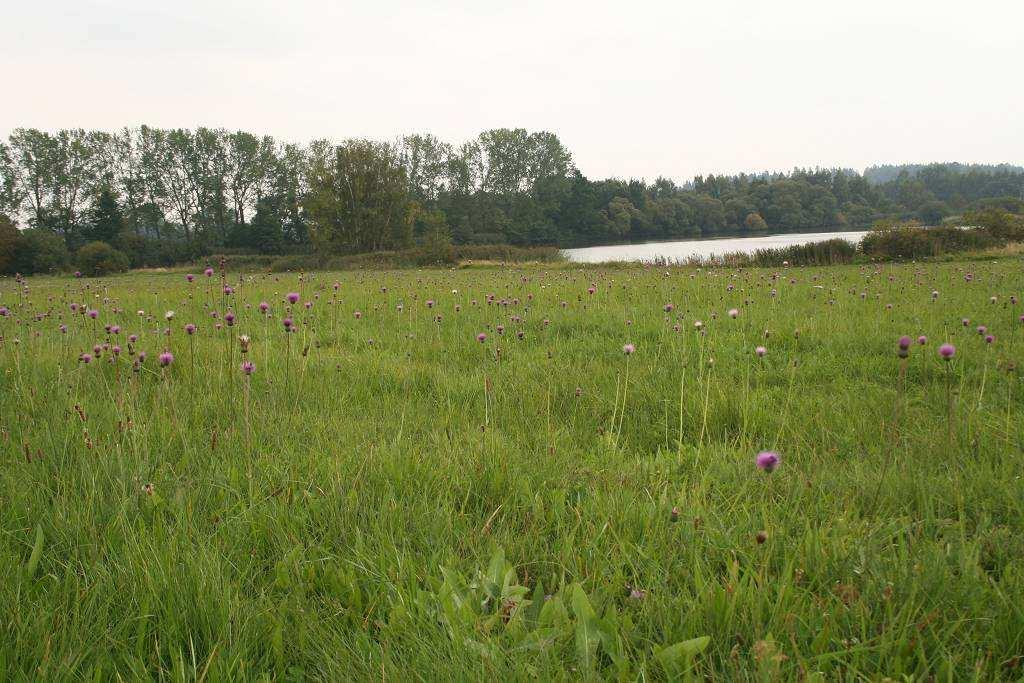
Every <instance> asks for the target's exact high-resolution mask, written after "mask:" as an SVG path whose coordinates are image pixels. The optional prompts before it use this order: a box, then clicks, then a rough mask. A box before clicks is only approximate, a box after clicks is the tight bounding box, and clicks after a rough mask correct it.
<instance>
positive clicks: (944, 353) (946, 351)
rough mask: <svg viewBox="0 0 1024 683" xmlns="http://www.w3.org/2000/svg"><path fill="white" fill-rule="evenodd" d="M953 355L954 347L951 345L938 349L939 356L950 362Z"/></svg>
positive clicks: (944, 345) (954, 352)
mask: <svg viewBox="0 0 1024 683" xmlns="http://www.w3.org/2000/svg"><path fill="white" fill-rule="evenodd" d="M955 354H956V347H955V346H953V345H952V344H943V345H942V346H940V347H939V355H940V356H941V357H942V358H944V359H946V360H950V359H951V358H952V357H953V356H954V355H955Z"/></svg>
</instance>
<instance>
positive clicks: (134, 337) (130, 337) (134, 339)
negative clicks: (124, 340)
mask: <svg viewBox="0 0 1024 683" xmlns="http://www.w3.org/2000/svg"><path fill="white" fill-rule="evenodd" d="M128 341H130V342H131V343H132V344H134V343H135V342H137V341H139V335H137V334H129V335H128Z"/></svg>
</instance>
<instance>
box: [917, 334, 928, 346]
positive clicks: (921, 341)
mask: <svg viewBox="0 0 1024 683" xmlns="http://www.w3.org/2000/svg"><path fill="white" fill-rule="evenodd" d="M917 343H918V344H920V345H921V346H924V345H925V344H927V343H928V337H926V336H924V335H923V334H922V335H921V336H920V337H918V338H917Z"/></svg>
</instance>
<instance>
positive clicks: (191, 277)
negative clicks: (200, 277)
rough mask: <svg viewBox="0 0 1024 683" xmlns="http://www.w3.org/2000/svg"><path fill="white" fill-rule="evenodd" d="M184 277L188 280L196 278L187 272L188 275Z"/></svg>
mask: <svg viewBox="0 0 1024 683" xmlns="http://www.w3.org/2000/svg"><path fill="white" fill-rule="evenodd" d="M185 279H186V280H188V281H189V282H192V281H193V280H195V279H196V276H195V275H193V274H192V273H189V274H188V275H186V276H185Z"/></svg>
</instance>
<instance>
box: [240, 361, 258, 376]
mask: <svg viewBox="0 0 1024 683" xmlns="http://www.w3.org/2000/svg"><path fill="white" fill-rule="evenodd" d="M241 368H242V373H243V374H245V375H251V374H252V373H254V372H256V364H255V363H253V362H252V361H251V360H245V361H242V365H241Z"/></svg>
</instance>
